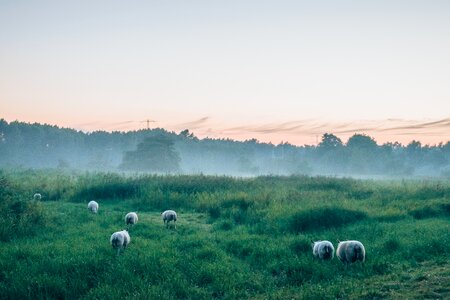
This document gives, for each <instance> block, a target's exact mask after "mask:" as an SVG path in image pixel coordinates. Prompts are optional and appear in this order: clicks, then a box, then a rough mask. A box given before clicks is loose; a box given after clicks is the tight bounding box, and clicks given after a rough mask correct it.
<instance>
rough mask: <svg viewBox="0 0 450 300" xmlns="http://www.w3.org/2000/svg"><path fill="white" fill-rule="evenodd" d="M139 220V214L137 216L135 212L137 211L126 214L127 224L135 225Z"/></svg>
mask: <svg viewBox="0 0 450 300" xmlns="http://www.w3.org/2000/svg"><path fill="white" fill-rule="evenodd" d="M137 221H138V216H137V213H135V212H129V213H127V215H126V216H125V223H126V224H127V225H129V224H131V225H134V224H136V223H137Z"/></svg>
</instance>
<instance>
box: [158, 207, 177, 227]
mask: <svg viewBox="0 0 450 300" xmlns="http://www.w3.org/2000/svg"><path fill="white" fill-rule="evenodd" d="M161 216H162V219H163V222H164V224H166V227H168V226H169V222H170V221H173V223H174V224H175V228H177V224H176V222H177V213H176V212H175V211H173V210H166V211H165V212H163V213H161Z"/></svg>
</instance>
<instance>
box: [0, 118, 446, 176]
mask: <svg viewBox="0 0 450 300" xmlns="http://www.w3.org/2000/svg"><path fill="white" fill-rule="evenodd" d="M202 121H203V120H199V122H202ZM185 125H186V127H187V126H188V125H192V124H185ZM433 125H434V124H426V126H433ZM286 126H287V127H289V128H291V127H292V126H293V127H296V126H298V124H286ZM0 167H1V168H32V169H43V168H52V169H53V168H54V169H61V170H82V171H106V172H124V173H137V172H139V173H140V172H144V173H157V174H205V175H228V176H238V177H249V176H261V175H286V176H288V175H294V174H295V175H298V174H301V175H312V176H315V175H324V176H338V177H354V178H415V177H416V178H423V177H436V178H450V142H449V141H446V142H445V143H444V142H443V143H440V144H438V145H434V146H430V145H422V144H421V143H420V142H418V141H414V140H412V141H411V142H410V143H408V144H407V145H402V144H400V143H398V142H396V141H392V142H389V143H384V144H378V143H377V142H376V141H375V140H374V139H373V138H372V137H370V136H368V135H364V134H354V135H353V136H351V137H350V138H349V139H348V140H347V141H345V142H344V141H342V140H341V139H340V138H339V137H338V136H336V135H335V134H334V133H327V134H324V135H323V136H322V137H321V139H320V141H319V144H318V145H303V146H295V145H292V144H289V143H281V144H277V145H274V144H271V143H263V142H260V141H258V140H256V139H250V140H246V141H235V140H232V139H213V138H203V139H199V138H198V137H196V136H195V134H194V133H192V132H190V131H189V130H187V129H186V130H182V131H180V132H178V133H176V132H170V131H167V130H165V129H161V128H157V129H147V130H138V131H128V132H111V133H109V132H106V131H96V132H91V133H85V132H82V131H77V130H74V129H68V128H59V127H57V126H51V125H47V124H38V123H34V124H29V123H23V122H18V121H14V122H10V123H8V122H6V121H5V120H3V119H1V120H0Z"/></svg>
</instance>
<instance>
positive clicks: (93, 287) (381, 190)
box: [0, 170, 450, 299]
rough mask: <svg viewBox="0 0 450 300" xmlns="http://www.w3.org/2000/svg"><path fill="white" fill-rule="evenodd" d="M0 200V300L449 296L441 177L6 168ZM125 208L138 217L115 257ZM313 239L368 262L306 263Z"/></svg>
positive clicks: (448, 207) (448, 196)
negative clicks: (173, 215) (346, 244)
mask: <svg viewBox="0 0 450 300" xmlns="http://www.w3.org/2000/svg"><path fill="white" fill-rule="evenodd" d="M35 192H40V193H41V194H42V196H43V198H42V200H41V201H34V200H32V195H33V194H34V193H35ZM0 197H1V198H0V199H1V203H0V209H1V210H0V211H1V212H0V213H1V216H0V217H1V219H0V240H1V242H0V297H1V298H4V299H27V298H30V299H43V298H46V299H55V298H56V299H64V298H71V299H73V298H83V299H93V298H95V299H105V298H107V299H119V298H120V299H124V298H135V299H211V298H219V299H247V298H250V299H381V298H409V299H414V298H431V299H445V298H447V299H448V298H449V297H450V262H449V257H450V222H449V220H450V218H449V217H450V182H448V181H400V180H399V181H370V180H353V179H346V178H343V179H337V178H327V177H302V176H294V177H272V176H266V177H258V178H246V179H234V178H229V177H212V176H201V175H198V176H197V175H196V176H150V175H147V176H144V175H139V176H138V175H137V176H121V175H117V174H103V173H95V174H94V173H88V174H75V173H74V174H69V173H59V172H55V171H11V170H4V171H1V172H0ZM93 199H94V200H96V201H97V202H99V204H100V209H99V213H98V214H97V215H94V214H91V213H89V212H88V210H87V203H88V202H89V201H90V200H93ZM165 209H174V210H176V211H177V213H178V217H179V220H178V222H177V228H176V229H175V228H165V227H164V226H163V222H162V220H161V217H160V212H161V211H163V210H165ZM129 211H137V212H138V215H139V222H138V224H137V225H135V226H134V227H133V228H131V229H130V235H131V243H130V245H129V247H128V248H127V249H126V250H125V251H124V253H122V254H121V255H119V256H116V252H115V251H114V250H113V249H112V248H111V245H110V244H109V238H110V236H111V234H112V233H113V232H114V231H117V230H120V229H123V228H125V222H124V216H125V214H126V213H127V212H129ZM320 239H326V240H330V241H331V242H332V243H333V244H334V245H335V247H336V246H337V240H338V239H339V240H347V239H356V240H360V241H361V242H362V243H363V244H364V245H365V248H366V252H367V257H366V263H365V264H364V265H360V264H355V265H351V266H349V267H348V268H346V267H345V266H344V265H343V264H342V263H341V262H340V261H339V260H338V259H337V258H335V259H333V260H332V261H327V262H321V261H316V260H314V259H313V257H312V251H311V240H320Z"/></svg>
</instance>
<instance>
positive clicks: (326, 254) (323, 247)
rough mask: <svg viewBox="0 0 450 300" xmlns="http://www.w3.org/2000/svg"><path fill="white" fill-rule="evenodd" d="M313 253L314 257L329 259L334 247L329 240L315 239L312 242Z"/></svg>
mask: <svg viewBox="0 0 450 300" xmlns="http://www.w3.org/2000/svg"><path fill="white" fill-rule="evenodd" d="M313 255H314V257H315V258H318V259H323V260H329V259H333V257H334V247H333V244H332V243H331V242H329V241H317V242H314V243H313Z"/></svg>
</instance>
